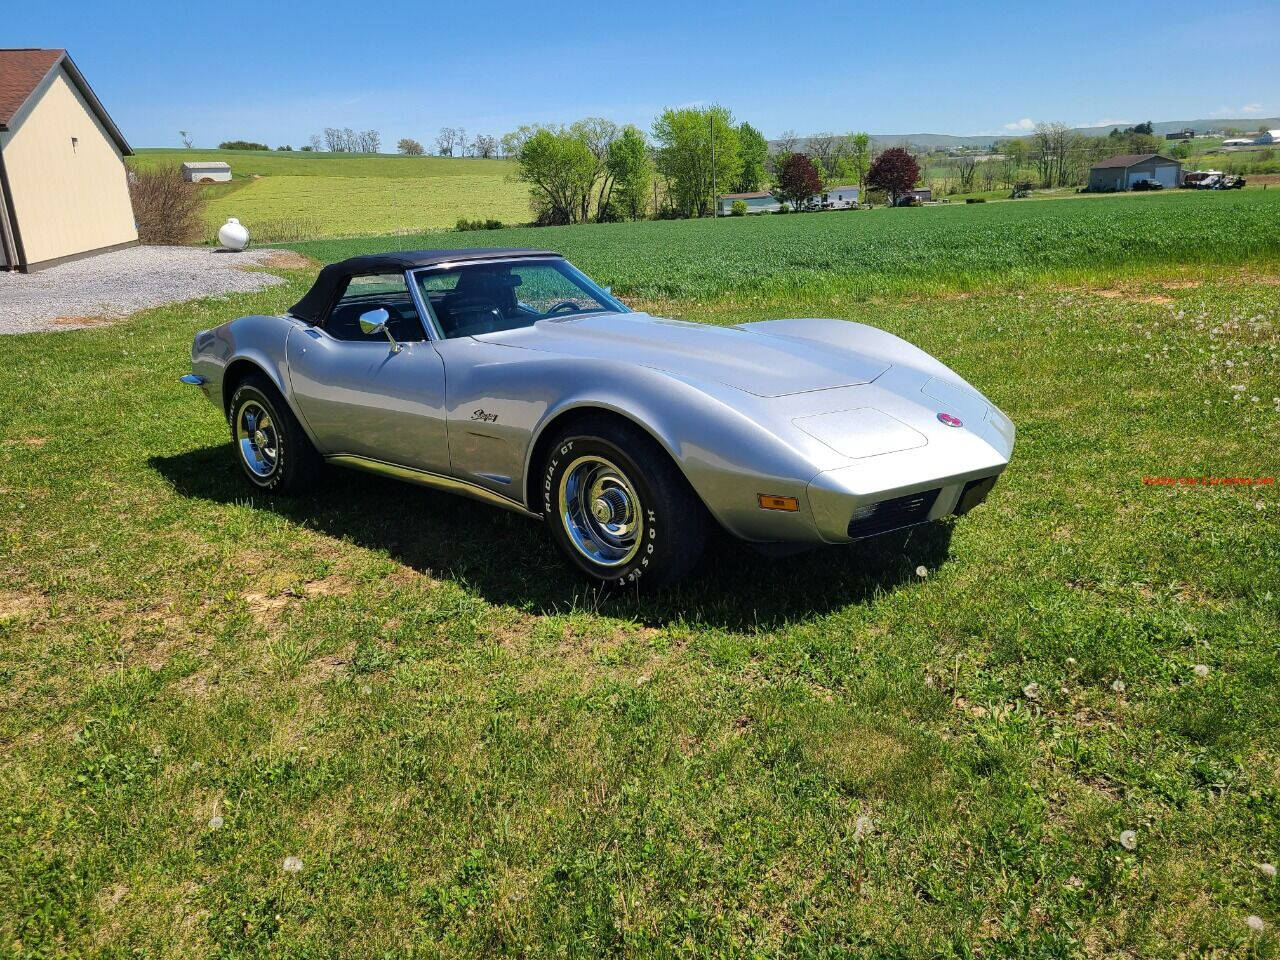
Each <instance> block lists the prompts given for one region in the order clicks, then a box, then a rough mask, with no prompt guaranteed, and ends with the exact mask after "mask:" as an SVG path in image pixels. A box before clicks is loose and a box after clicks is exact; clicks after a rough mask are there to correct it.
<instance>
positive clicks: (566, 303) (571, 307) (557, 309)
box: [543, 300, 582, 317]
mask: <svg viewBox="0 0 1280 960" xmlns="http://www.w3.org/2000/svg"><path fill="white" fill-rule="evenodd" d="M581 309H582V308H581V307H580V306H578V305H577V304H576V303H574V302H573V301H572V300H561V301H560V302H559V303H557V304H556V305H555V306H554V307H552V308H551V309H550V310H548V311H547V312H546V313H544V314H543V316H544V317H554V316H555V315H556V314H557V313H561V312H564V313H568V312H570V311H572V312H574V313H578V312H579V311H580V310H581Z"/></svg>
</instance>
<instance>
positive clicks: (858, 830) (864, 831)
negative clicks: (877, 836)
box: [853, 816, 876, 840]
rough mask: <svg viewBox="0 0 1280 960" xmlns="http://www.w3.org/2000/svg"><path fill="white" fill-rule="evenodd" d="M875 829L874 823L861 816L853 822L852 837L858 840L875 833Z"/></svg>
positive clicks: (868, 818)
mask: <svg viewBox="0 0 1280 960" xmlns="http://www.w3.org/2000/svg"><path fill="white" fill-rule="evenodd" d="M875 829H876V825H875V821H873V820H872V819H871V818H870V817H867V816H861V817H859V818H858V819H857V820H855V821H854V822H853V835H854V837H856V838H857V839H859V840H861V839H862V838H863V837H866V836H869V835H870V834H872V833H875Z"/></svg>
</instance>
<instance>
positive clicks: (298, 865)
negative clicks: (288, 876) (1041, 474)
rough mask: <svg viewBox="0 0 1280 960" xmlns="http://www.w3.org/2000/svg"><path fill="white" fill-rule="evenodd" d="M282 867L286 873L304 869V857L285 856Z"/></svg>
mask: <svg viewBox="0 0 1280 960" xmlns="http://www.w3.org/2000/svg"><path fill="white" fill-rule="evenodd" d="M280 869H281V870H283V871H284V872H285V873H298V872H300V871H301V870H302V858H301V857H285V858H284V863H282V864H281V865H280Z"/></svg>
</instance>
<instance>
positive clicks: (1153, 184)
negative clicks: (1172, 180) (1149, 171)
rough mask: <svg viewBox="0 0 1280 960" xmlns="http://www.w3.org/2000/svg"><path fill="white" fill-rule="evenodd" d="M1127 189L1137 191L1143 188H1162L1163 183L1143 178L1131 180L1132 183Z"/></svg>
mask: <svg viewBox="0 0 1280 960" xmlns="http://www.w3.org/2000/svg"><path fill="white" fill-rule="evenodd" d="M1129 189H1130V190H1133V191H1137V192H1140V191H1144V190H1163V189H1164V184H1163V183H1161V182H1160V181H1159V180H1152V179H1150V178H1147V179H1143V180H1135V181H1133V185H1132V186H1131V187H1130V188H1129Z"/></svg>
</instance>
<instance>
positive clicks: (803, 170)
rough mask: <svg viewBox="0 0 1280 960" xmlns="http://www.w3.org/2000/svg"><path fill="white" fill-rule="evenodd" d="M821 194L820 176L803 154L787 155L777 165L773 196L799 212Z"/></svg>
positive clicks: (811, 162)
mask: <svg viewBox="0 0 1280 960" xmlns="http://www.w3.org/2000/svg"><path fill="white" fill-rule="evenodd" d="M821 192H822V175H821V174H820V173H818V168H817V167H815V166H814V165H813V161H812V160H810V159H809V158H808V157H807V156H805V155H804V154H803V153H792V154H788V155H787V156H786V157H785V158H784V159H783V160H782V161H781V162H779V164H778V174H777V178H776V180H775V182H774V185H773V195H774V196H775V197H777V199H778V200H779V201H782V202H785V203H789V204H791V206H792V208H793V209H795V210H799V209H801V208H803V207H804V206H805V204H807V203H808V202H809V200H810V199H812V198H813V197H815V196H817V195H818V194H819V193H821Z"/></svg>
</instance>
